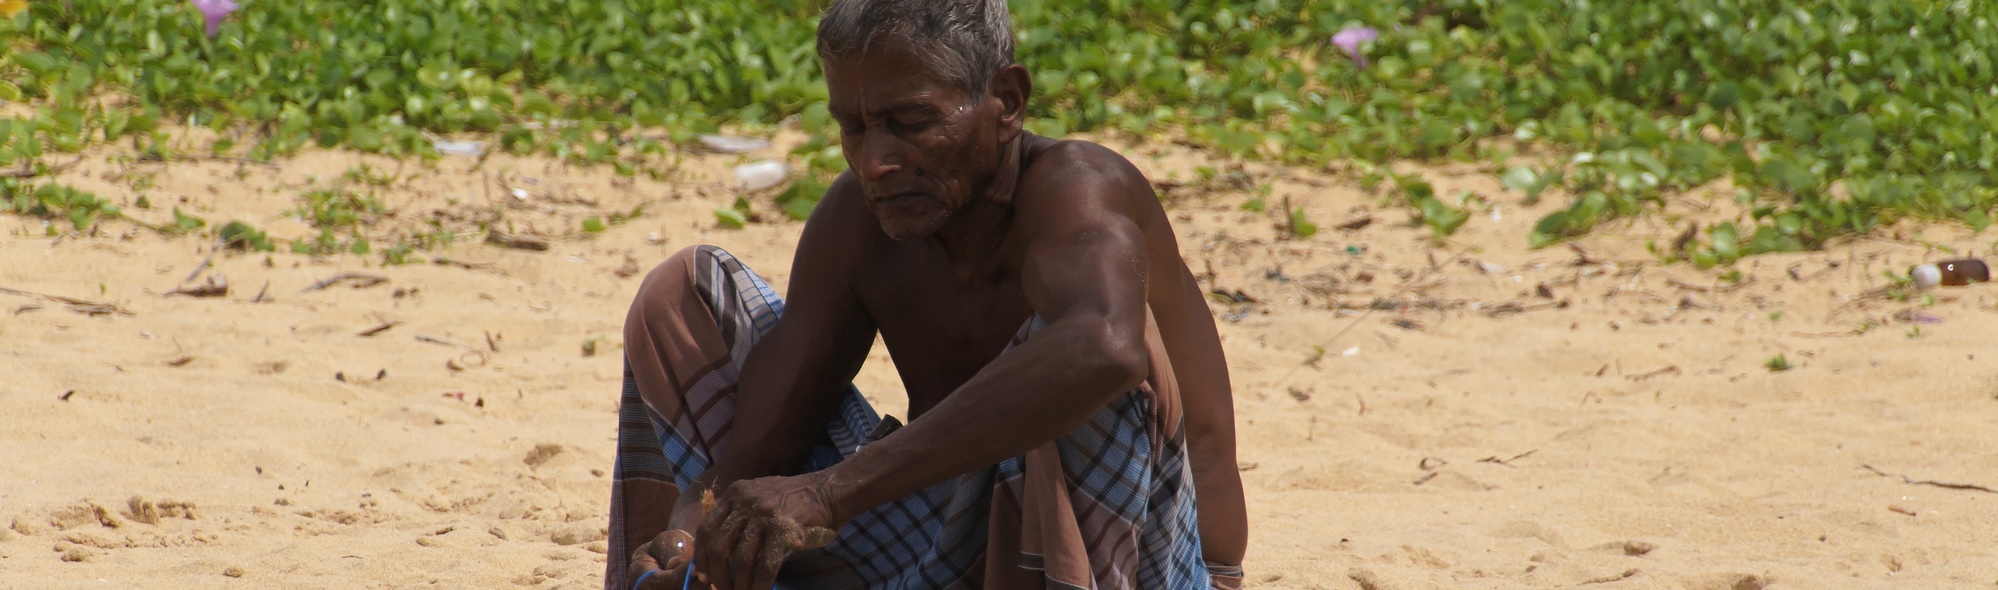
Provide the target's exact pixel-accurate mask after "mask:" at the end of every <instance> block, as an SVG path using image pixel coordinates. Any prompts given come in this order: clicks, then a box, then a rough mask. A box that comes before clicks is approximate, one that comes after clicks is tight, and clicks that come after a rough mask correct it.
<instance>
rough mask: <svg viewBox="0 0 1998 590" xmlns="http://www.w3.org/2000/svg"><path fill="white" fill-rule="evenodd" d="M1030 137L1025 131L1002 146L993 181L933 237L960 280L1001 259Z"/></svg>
mask: <svg viewBox="0 0 1998 590" xmlns="http://www.w3.org/2000/svg"><path fill="white" fill-rule="evenodd" d="M1027 137H1028V135H1027V134H1026V133H1024V132H1022V133H1020V134H1019V135H1016V136H1014V138H1013V141H1011V142H1008V143H1007V144H1006V145H1002V146H1000V147H999V150H1000V153H999V167H998V169H997V170H996V171H995V172H994V173H993V175H992V181H991V182H990V183H989V184H988V185H987V186H986V187H985V188H984V189H983V190H981V191H979V194H978V197H977V198H976V199H975V200H974V201H972V203H971V206H969V207H966V208H965V209H964V210H963V211H960V212H958V213H957V214H956V215H953V216H951V220H950V221H949V222H947V223H945V224H944V226H943V227H942V228H939V229H938V230H937V233H936V234H934V235H932V236H930V241H931V243H933V244H935V245H936V246H937V249H938V250H940V251H942V252H943V253H944V258H945V259H946V260H948V261H949V262H950V266H951V269H952V271H953V272H954V273H955V274H957V275H958V276H959V277H960V278H968V277H969V276H971V275H975V274H978V270H979V269H984V268H990V267H991V266H992V265H993V264H994V263H996V262H998V259H999V258H1000V256H999V255H1000V249H1001V248H1000V246H1002V245H1003V244H1004V243H1005V241H1006V234H1007V231H1008V230H1010V229H1011V228H1012V225H1013V194H1014V191H1016V190H1019V186H1020V175H1021V174H1022V173H1023V172H1024V167H1023V166H1022V162H1023V161H1024V160H1025V156H1026V151H1027Z"/></svg>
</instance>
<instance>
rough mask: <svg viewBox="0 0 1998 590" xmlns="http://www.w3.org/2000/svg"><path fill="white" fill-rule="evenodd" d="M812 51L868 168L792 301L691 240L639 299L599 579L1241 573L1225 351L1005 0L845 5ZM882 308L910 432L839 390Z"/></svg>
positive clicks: (749, 583)
mask: <svg viewBox="0 0 1998 590" xmlns="http://www.w3.org/2000/svg"><path fill="white" fill-rule="evenodd" d="M818 51H819V55H820V57H821V59H823V61H824V64H825V71H826V85H827V86H828V90H829V95H830V105H829V106H830V110H831V112H832V115H833V118H834V119H836V120H837V121H838V122H839V126H840V142H841V146H842V147H843V148H844V149H845V153H846V159H847V163H848V164H849V165H850V166H851V168H850V169H849V170H848V171H847V172H846V173H844V174H842V175H840V177H839V179H838V180H836V181H835V182H834V183H833V185H832V187H831V189H829V190H828V191H827V192H826V195H825V198H824V200H823V201H821V202H820V204H819V207H818V209H817V211H815V212H813V214H812V217H811V220H810V221H808V222H806V223H805V228H804V234H803V236H802V237H801V238H800V239H799V243H798V250H797V255H796V258H795V260H794V262H793V265H792V274H791V289H790V300H789V301H782V300H779V299H778V297H777V295H776V294H775V293H774V292H773V291H772V290H771V289H770V287H769V286H768V285H766V284H764V282H763V280H762V279H760V278H758V277H757V275H756V274H754V273H752V272H750V270H749V269H748V268H747V267H745V266H744V265H743V263H742V262H740V261H738V260H736V259H735V258H734V257H732V256H730V255H729V254H728V253H726V252H723V251H722V250H720V249H718V248H714V247H712V246H699V247H694V248H689V249H686V250H683V251H681V252H679V253H678V254H675V255H674V256H673V257H672V258H671V259H669V260H667V261H666V262H665V263H664V264H661V265H660V266H659V267H658V268H656V269H654V270H653V271H652V272H651V274H649V275H648V276H646V278H645V282H644V284H643V285H642V286H641V287H640V288H639V291H638V296H637V299H636V301H634V302H633V303H632V307H631V311H630V315H629V316H628V318H627V319H626V324H625V345H626V361H627V365H626V367H627V368H626V370H625V378H624V394H623V403H622V409H621V411H620V413H619V433H618V450H617V465H616V477H615V483H614V486H613V488H612V493H611V515H610V519H611V524H610V531H611V532H610V536H611V541H610V560H609V561H610V564H609V569H608V575H607V577H608V580H607V581H606V584H605V587H606V588H608V589H611V590H624V589H627V588H634V587H636V588H641V589H647V590H650V589H657V588H680V587H681V586H682V584H683V583H685V580H687V576H689V575H690V574H689V573H688V569H689V566H690V563H691V569H692V574H691V576H692V577H693V579H695V580H697V582H696V585H700V584H699V582H700V581H704V582H706V583H707V584H711V585H713V586H714V587H716V588H722V589H725V590H747V589H756V590H763V589H767V588H771V587H772V584H773V583H776V582H781V583H782V586H783V587H786V588H842V589H844V588H909V589H917V588H923V589H927V588H939V589H940V588H960V587H963V588H981V587H982V588H994V589H1009V588H1076V589H1087V588H1099V589H1104V590H1109V589H1126V588H1142V589H1147V590H1149V589H1180V588H1205V587H1208V586H1209V585H1210V584H1211V585H1214V586H1219V587H1239V586H1240V583H1241V575H1242V574H1241V569H1240V564H1241V560H1242V554H1243V551H1244V550H1245V548H1246V544H1247V537H1248V522H1247V516H1246V513H1245V509H1244V506H1243V500H1242V488H1241V480H1240V477H1239V476H1238V475H1237V473H1236V467H1235V433H1234V412H1233V408H1232V400H1231V394H1230V392H1229V384H1228V370H1227V364H1226V360H1225V359H1224V358H1223V356H1222V351H1221V343H1220V338H1219V336H1218V335H1217V334H1216V332H1215V328H1214V321H1213V319H1212V317H1211V316H1210V315H1209V314H1208V310H1207V306H1206V303H1205V301H1204V300H1203V298H1202V295H1201V292H1200V289H1199V287H1198V285H1197V284H1196V283H1195V281H1194V278H1193V275H1192V273H1190V272H1188V270H1187V267H1186V264H1185V263H1184V262H1183V261H1182V260H1180V257H1179V247H1178V244H1177V241H1176V240H1175V238H1174V236H1173V231H1172V227H1171V225H1170V224H1169V223H1168V222H1167V220H1166V214H1165V211H1164V210H1163V209H1162V208H1161V207H1160V206H1159V202H1158V199H1157V198H1156V196H1154V194H1153V193H1152V190H1151V186H1150V184H1149V183H1148V182H1146V180H1145V178H1144V176H1143V175H1141V174H1140V173H1139V172H1138V170H1137V169H1136V168H1135V167H1133V166H1132V165H1131V163H1130V162H1128V161H1126V160H1125V159H1124V158H1123V157H1121V156H1119V155H1118V154H1117V153H1115V152H1113V151H1111V150H1109V149H1107V148H1104V147H1103V146H1099V145H1096V144H1093V143H1088V142H1084V141H1060V140H1055V139H1050V138H1045V137H1037V136H1034V135H1031V134H1028V133H1025V132H1023V131H1022V129H1021V126H1022V122H1023V120H1024V118H1025V116H1026V111H1027V101H1028V97H1029V96H1030V95H1031V90H1032V82H1031V78H1030V77H1029V76H1028V74H1027V70H1026V69H1025V68H1023V67H1021V66H1020V65H1018V64H1015V63H1014V62H1013V37H1012V32H1011V28H1010V26H1009V24H1008V15H1007V10H1006V6H1005V2H1004V0H872V1H870V0H835V2H833V4H832V6H831V7H830V8H828V9H827V11H826V14H825V17H824V19H823V20H822V22H821V23H820V25H819V32H818ZM877 332H878V333H879V334H880V335H881V337H882V338H883V339H885V341H886V343H887V346H888V350H889V352H890V353H891V354H893V355H894V359H895V365H896V367H897V368H898V369H899V370H900V372H901V377H902V381H903V384H904V385H905V386H906V388H907V390H908V394H909V423H908V425H907V426H900V427H899V428H897V426H898V424H897V423H896V422H895V421H894V420H893V419H892V418H889V419H886V420H884V419H881V418H878V417H877V416H876V414H875V412H874V410H873V408H871V407H869V405H868V404H867V402H866V401H865V400H864V399H863V398H862V397H861V395H860V393H859V392H858V391H857V390H855V389H854V388H853V387H852V386H851V384H850V383H851V380H852V379H853V376H854V375H855V373H856V372H858V371H859V369H860V366H861V363H862V362H863V361H864V360H865V359H866V357H867V353H868V351H869V349H870V348H871V347H872V345H873V341H874V336H875V334H876V333H877ZM710 493H711V494H712V496H708V494H710ZM704 496H707V498H705V499H704ZM1196 496H1197V497H1198V502H1197V506H1198V508H1197V509H1196V502H1195V498H1196ZM634 546H636V547H634Z"/></svg>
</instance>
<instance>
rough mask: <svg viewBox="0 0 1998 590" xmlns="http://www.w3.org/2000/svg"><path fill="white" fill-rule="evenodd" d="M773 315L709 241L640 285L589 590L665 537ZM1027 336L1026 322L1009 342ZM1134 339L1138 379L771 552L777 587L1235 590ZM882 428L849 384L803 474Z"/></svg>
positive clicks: (1168, 389) (1157, 372) (1167, 375)
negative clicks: (1049, 436) (604, 557)
mask: <svg viewBox="0 0 1998 590" xmlns="http://www.w3.org/2000/svg"><path fill="white" fill-rule="evenodd" d="M783 309H784V304H783V301H782V300H781V299H779V298H778V297H777V294H776V292H775V291H773V290H771V289H770V287H769V285H767V284H765V283H764V282H763V279H761V278H759V277H758V276H756V274H755V273H753V272H751V271H750V270H749V269H748V268H747V267H744V266H743V265H742V263H741V262H740V261H737V260H736V259H735V257H733V256H731V255H729V254H728V253H727V252H725V251H722V250H721V249H720V248H716V247H713V246H696V247H692V248H688V249H686V250H682V251H681V252H680V253H678V254H675V255H674V256H673V257H672V258H670V259H668V260H667V261H666V263H664V264H662V265H660V266H659V267H658V268H657V269H655V270H653V271H652V273H651V274H650V275H648V276H647V277H646V279H645V283H644V284H643V285H642V286H641V287H640V288H639V294H638V298H637V300H636V301H635V302H634V303H633V304H632V307H631V312H630V315H629V316H628V317H627V319H626V324H625V355H626V362H625V373H624V392H623V399H622V402H621V404H620V407H619V412H618V444H617V459H616V465H615V474H614V476H613V482H612V487H611V510H610V548H609V560H608V561H609V563H608V564H607V565H606V575H605V580H604V588H605V589H606V590H627V589H629V588H630V587H631V585H630V584H631V580H627V579H626V576H625V570H626V569H627V568H628V565H629V563H630V562H629V560H630V558H631V552H632V550H633V549H635V548H636V547H637V546H638V545H640V544H643V543H645V542H647V541H649V540H651V539H652V538H653V537H654V536H656V535H658V534H659V533H660V532H662V531H664V530H665V528H666V526H667V522H668V519H669V518H670V512H671V510H672V506H673V504H674V500H675V499H677V498H678V496H679V490H681V489H683V488H684V487H685V486H687V485H689V484H691V483H692V481H693V480H694V478H695V477H696V476H698V475H700V473H701V472H702V471H703V470H705V469H707V467H708V465H709V464H710V459H709V458H710V457H712V456H713V455H714V453H716V452H719V451H721V450H723V449H724V448H725V447H726V446H727V445H728V444H731V441H730V440H729V438H728V433H729V425H730V421H731V420H732V419H733V417H734V415H735V392H736V380H737V371H736V368H737V367H739V366H741V364H742V361H743V359H744V358H746V357H747V355H748V353H749V349H750V347H751V346H754V345H755V342H756V340H757V338H758V337H759V336H761V335H762V334H763V333H765V332H766V331H768V330H769V329H770V327H771V326H773V325H775V324H776V322H777V319H778V318H779V317H780V316H781V315H782V313H783ZM1043 327H1045V324H1044V323H1043V322H1042V321H1041V320H1040V319H1039V318H1038V317H1036V318H1034V319H1032V320H1030V321H1029V322H1028V323H1027V325H1025V326H1022V327H1021V329H1020V332H1019V334H1018V335H1017V336H1015V338H1014V341H1013V345H1018V344H1019V343H1020V342H1024V341H1025V340H1026V339H1027V338H1028V337H1029V336H1031V335H1032V334H1033V333H1034V332H1036V331H1038V330H1040V329H1041V328H1043ZM1147 332H1148V334H1147V336H1148V338H1147V340H1148V343H1149V344H1150V345H1151V349H1152V350H1151V351H1152V358H1153V371H1152V375H1151V377H1150V378H1149V379H1148V380H1147V381H1146V383H1145V384H1143V385H1141V386H1140V387H1138V388H1137V389H1135V390H1132V391H1130V392H1126V393H1125V394H1123V395H1120V396H1118V397H1117V398H1115V399H1113V400H1112V401H1111V402H1110V403H1108V404H1106V405H1105V406H1104V407H1103V408H1102V409H1101V410H1099V411H1097V413H1096V414H1095V415H1094V416H1092V417H1091V418H1090V420H1089V421H1088V422H1087V423H1085V424H1084V425H1083V426H1082V427H1080V428H1077V429H1076V430H1075V431H1074V432H1070V433H1069V434H1067V435H1064V436H1062V437H1060V438H1058V439H1056V440H1054V441H1051V442H1049V443H1047V444H1044V445H1042V446H1040V447H1038V448H1035V449H1033V450H1031V451H1028V452H1027V453H1026V454H1024V455H1021V456H1018V457H1013V458H1010V459H1007V460H1005V461H1001V462H1000V463H998V464H996V465H993V466H991V467H989V468H985V469H981V470H977V471H974V472H971V473H967V474H964V475H961V476H958V477H954V478H951V479H948V480H945V481H941V482H937V483H936V484H933V485H931V486H929V487H927V488H924V489H923V490H921V491H919V492H916V493H914V494H911V495H909V496H907V497H904V498H901V499H898V500H896V501H893V502H889V503H887V504H884V505H881V506H878V507H875V508H874V509H872V510H869V511H867V512H865V513H863V514H861V515H859V516H857V517H855V518H854V519H853V520H852V521H851V522H849V523H847V524H846V525H845V526H844V527H842V528H841V529H840V532H839V538H838V540H836V541H834V542H833V543H832V544H831V545H828V546H826V547H823V548H820V549H814V550H808V551H801V552H798V553H795V554H793V555H792V556H791V557H790V558H789V559H787V560H786V561H785V564H784V567H783V569H782V571H781V572H780V575H779V580H778V587H780V588H791V589H799V590H821V589H824V590H847V589H861V588H881V589H898V590H930V589H937V590H942V589H958V588H963V589H971V588H989V589H1025V588H1048V589H1091V590H1095V589H1100V590H1112V589H1116V590H1124V589H1138V588H1142V589H1147V590H1149V589H1154V588H1169V589H1180V588H1191V589H1199V588H1208V587H1210V584H1211V585H1212V586H1214V587H1223V588H1233V587H1239V586H1240V583H1241V582H1240V580H1241V577H1240V576H1241V574H1240V569H1239V568H1238V567H1219V566H1217V567H1216V568H1214V571H1212V572H1210V571H1209V568H1208V567H1207V564H1205V563H1203V562H1202V561H1201V553H1200V535H1199V530H1198V528H1197V527H1198V524H1197V523H1198V519H1197V518H1196V513H1195V507H1194V488H1193V478H1192V474H1191V471H1190V469H1189V468H1188V463H1187V461H1186V445H1185V440H1184V435H1183V433H1182V432H1181V429H1180V410H1179V397H1178V392H1177V388H1176V386H1175V385H1174V381H1173V378H1172V369H1171V366H1170V365H1169V364H1168V363H1166V362H1165V354H1164V349H1163V347H1162V346H1161V345H1160V341H1159V338H1158V333H1157V328H1156V326H1155V325H1148V326H1147ZM884 424H885V426H884ZM892 426H893V421H892V420H889V421H886V422H884V421H883V420H882V419H881V418H880V417H879V416H877V415H876V414H875V412H874V409H873V408H872V407H871V406H869V405H868V403H867V401H866V400H865V399H864V398H862V397H861V395H860V392H859V391H858V390H856V389H853V388H851V387H849V388H848V389H847V390H846V392H845V393H844V394H843V398H842V400H841V402H840V405H839V409H838V411H837V412H836V415H835V416H834V417H833V418H832V419H831V420H830V421H828V422H827V424H826V425H825V427H824V436H823V437H822V438H821V439H820V440H819V441H818V443H817V444H816V445H814V447H813V449H812V451H811V453H810V456H809V457H808V459H807V461H806V467H805V468H806V470H808V471H814V470H818V469H824V468H826V467H829V466H831V465H833V464H835V463H838V462H839V461H841V460H843V459H845V458H846V457H850V456H852V455H853V454H854V453H857V452H859V450H860V448H861V447H862V446H864V445H865V444H867V443H869V442H872V441H874V440H879V439H880V438H881V437H884V436H890V435H892V431H893V428H892ZM1210 575H1212V576H1213V578H1212V580H1211V581H1210V577H1209V576H1210Z"/></svg>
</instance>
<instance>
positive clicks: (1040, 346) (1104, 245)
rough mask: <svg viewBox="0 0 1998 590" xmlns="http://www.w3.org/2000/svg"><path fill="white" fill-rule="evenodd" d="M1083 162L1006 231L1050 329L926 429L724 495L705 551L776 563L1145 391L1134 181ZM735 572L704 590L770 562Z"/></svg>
mask: <svg viewBox="0 0 1998 590" xmlns="http://www.w3.org/2000/svg"><path fill="white" fill-rule="evenodd" d="M1095 149H1101V148H1095ZM1086 156H1095V154H1087V155H1086ZM1091 159H1094V158H1090V157H1081V158H1073V157H1055V155H1054V154H1049V155H1047V156H1044V157H1043V158H1042V160H1043V161H1044V162H1046V164H1045V165H1049V166H1058V167H1063V168H1064V169H1062V170H1048V171H1041V172H1051V173H1046V174H1036V175H1034V176H1035V177H1037V178H1042V179H1047V178H1050V177H1053V178H1060V179H1061V180H1062V181H1061V182H1060V183H1058V184H1059V186H1055V185H1056V184H1057V183H1054V182H1046V181H1043V182H1035V181H1033V180H1027V181H1025V182H1023V184H1022V185H1021V186H1020V188H1019V190H1018V192H1017V193H1016V194H1022V195H1032V196H1033V197H1032V198H1031V199H1027V200H1025V201H1018V202H1016V203H1015V219H1014V224H1015V225H1014V231H1015V232H1018V234H1017V235H1018V237H1019V238H1020V239H1022V240H1023V242H1022V247H1023V248H1024V249H1025V250H1024V255H1023V256H1024V260H1023V268H1022V271H1021V283H1022V288H1023V289H1024V291H1025V294H1026V298H1027V302H1028V304H1029V305H1030V306H1031V307H1032V309H1033V310H1034V311H1035V312H1036V313H1038V314H1039V315H1040V316H1041V318H1042V319H1043V320H1044V321H1046V322H1047V327H1046V328H1045V329H1043V330H1041V331H1040V332H1037V333H1035V334H1034V337H1033V338H1031V339H1029V340H1027V341H1026V342H1025V343H1022V344H1021V345H1019V346H1016V347H1013V348H1012V349H1010V350H1008V351H1007V352H1005V353H1003V354H1000V355H999V356H998V358H996V359H994V360H993V361H992V362H991V363H989V364H987V365H986V366H985V367H984V368H983V369H981V370H980V371H979V372H978V373H977V374H976V375H974V376H973V377H972V378H971V379H970V380H969V381H967V382H965V384H964V385H963V386H961V387H959V388H958V389H957V390H956V391H955V392H952V394H951V395H949V396H948V397H946V398H944V400H943V401H942V402H940V403H938V404H937V406H936V407H935V408H932V409H931V410H930V411H928V412H925V413H924V414H923V417H922V418H921V419H919V420H914V421H912V422H911V423H910V424H909V425H908V426H905V427H903V428H902V429H901V430H899V431H897V432H896V433H895V435H894V436H891V437H888V438H885V439H882V440H880V441H878V442H875V443H872V444H869V445H867V447H866V449H865V450H863V451H861V452H860V453H858V454H856V455H854V456H853V457H851V458H849V459H847V460H845V461H842V462H840V463H839V464H837V465H835V466H833V467H831V468H828V469H825V470H823V471H819V472H815V473H810V474H805V475H802V476H798V477H794V478H764V479H758V480H747V481H742V482H737V483H736V484H734V485H732V486H731V489H730V490H728V492H727V493H725V494H724V497H723V500H722V503H721V505H720V506H718V507H717V511H716V512H715V513H714V514H713V515H711V516H710V518H709V520H708V523H709V524H711V525H716V526H715V534H716V535H717V536H716V537H713V538H704V539H703V546H704V547H715V548H725V547H732V548H733V551H730V553H742V554H747V555H763V556H777V555H780V554H781V553H784V552H788V551H790V550H792V549H795V548H784V547H772V546H771V544H772V543H776V542H779V541H777V539H779V538H782V537H785V536H787V535H786V534H785V533H784V530H785V529H790V530H795V529H793V528H792V527H798V526H803V527H825V528H830V529H837V528H838V527H839V526H841V524H843V523H845V522H846V521H848V520H851V519H852V518H853V517H854V516H856V515H858V514H859V513H861V512H864V511H866V510H868V509H871V508H873V507H875V506H879V505H881V504H884V503H887V502H889V501H892V500H894V499H896V498H900V497H903V496H906V495H909V494H911V493H915V492H916V491H919V490H921V489H923V488H924V487H927V486H929V485H931V484H934V483H936V482H939V481H943V480H945V479H947V478H950V477H954V476H957V475H960V474H963V473H967V472H970V471H973V470H976V469H980V468H984V467H987V466H990V465H992V464H994V463H997V462H999V461H1001V460H1003V459H1005V458H1007V457H1012V456H1017V455H1020V454H1023V453H1025V452H1027V451H1028V450H1031V449H1033V448H1034V447H1036V446H1039V445H1041V444H1043V443H1046V442H1048V441H1050V440H1054V439H1055V437H1058V436H1061V435H1062V434H1066V433H1068V432H1070V431H1073V430H1075V429H1076V428H1078V427H1080V426H1081V425H1082V424H1083V423H1084V422H1086V421H1087V420H1088V419H1089V417H1090V416H1091V415H1093V414H1094V413H1095V412H1096V411H1097V410H1099V409H1101V408H1102V407H1103V405H1104V404H1106V403H1108V402H1109V401H1110V400H1111V399H1112V398H1113V397H1115V396H1116V395H1118V394H1120V393H1123V392H1125V391H1129V390H1130V389H1131V388H1133V387H1136V386H1137V385H1138V383H1140V382H1141V381H1143V380H1144V378H1145V376H1146V374H1147V373H1148V372H1149V370H1150V365H1149V363H1150V359H1149V358H1148V357H1147V354H1146V348H1145V343H1144V334H1145V280H1146V279H1145V272H1146V270H1145V269H1146V265H1145V263H1146V253H1145V247H1144V244H1145V242H1144V236H1143V234H1142V231H1141V229H1140V228H1139V227H1138V225H1137V223H1136V222H1135V221H1134V220H1133V219H1132V215H1131V212H1130V211H1128V205H1127V203H1128V201H1127V200H1126V193H1125V192H1124V191H1128V190H1132V187H1131V186H1130V185H1129V184H1128V183H1130V182H1134V180H1133V179H1139V180H1135V181H1136V182H1142V180H1141V177H1138V176H1137V175H1136V174H1134V173H1131V174H1126V171H1125V170H1122V169H1115V168H1114V167H1106V168H1112V169H1107V170H1106V169H1104V168H1097V167H1091V166H1088V165H1087V164H1085V162H1088V161H1089V160H1091ZM1126 166H1128V164H1126ZM1131 172H1135V171H1131ZM737 488H740V489H737ZM801 495H802V496H808V497H816V498H817V499H818V501H819V502H822V503H823V508H824V510H816V509H813V510H795V509H785V508H783V506H784V505H786V501H785V500H784V499H786V498H790V499H796V498H798V497H800V496H801ZM707 528H708V527H706V526H704V527H703V530H707ZM791 536H794V535H791ZM704 537H705V534H704ZM702 555H703V556H704V558H707V557H709V556H712V557H714V558H720V557H721V556H720V555H719V554H718V553H708V552H706V551H704V552H703V553H702ZM731 557H733V556H731ZM779 559H781V557H779ZM744 561H756V562H758V563H759V564H763V565H759V567H756V568H755V569H756V570H758V571H756V572H754V573H753V574H748V575H744V574H745V573H746V572H731V573H732V574H733V575H730V576H724V577H730V578H735V579H731V580H717V579H712V578H710V579H709V580H708V581H709V582H711V583H715V584H716V586H717V587H718V588H723V589H724V590H735V589H745V590H746V589H749V588H757V589H759V590H760V589H761V588H768V587H769V586H770V584H771V583H772V582H773V581H774V579H775V576H776V569H775V565H776V562H775V560H769V559H761V560H757V559H752V560H744Z"/></svg>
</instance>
